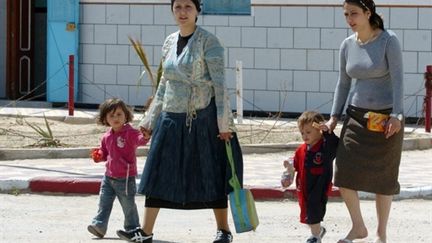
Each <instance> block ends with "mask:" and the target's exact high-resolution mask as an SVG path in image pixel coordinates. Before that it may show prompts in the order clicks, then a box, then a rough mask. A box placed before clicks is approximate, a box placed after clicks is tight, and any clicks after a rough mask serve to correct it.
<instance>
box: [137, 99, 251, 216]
mask: <svg viewBox="0 0 432 243" xmlns="http://www.w3.org/2000/svg"><path fill="white" fill-rule="evenodd" d="M218 135H219V130H218V126H217V118H216V106H215V103H214V99H212V101H211V103H210V104H209V106H207V107H206V108H204V109H202V110H198V111H197V118H196V119H195V120H193V122H192V127H191V130H189V127H187V126H186V114H185V113H171V112H162V113H161V115H160V117H159V119H158V121H157V123H156V126H155V129H154V131H153V136H152V141H151V145H150V150H149V153H148V156H147V161H146V164H145V166H144V170H143V173H142V175H141V182H140V185H139V188H138V193H140V194H143V195H145V196H146V207H162V208H180V209H199V208H226V207H227V194H228V193H229V192H231V191H232V188H231V186H230V185H229V184H228V180H229V179H230V178H231V169H230V167H229V165H228V160H227V154H226V149H225V142H224V141H223V140H220V139H219V137H218ZM233 135H234V136H233V138H232V139H231V146H232V150H233V157H234V162H235V164H236V173H237V176H238V178H239V180H240V183H242V181H243V158H242V153H241V149H240V145H239V142H238V139H237V136H236V134H234V133H233Z"/></svg>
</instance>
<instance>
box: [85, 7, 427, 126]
mask: <svg viewBox="0 0 432 243" xmlns="http://www.w3.org/2000/svg"><path fill="white" fill-rule="evenodd" d="M324 2H325V3H324ZM329 2H330V3H329ZM382 2H385V3H381V4H382V5H379V6H378V7H377V12H379V13H382V14H383V17H384V22H385V27H386V28H388V29H390V30H393V31H394V32H395V33H396V34H397V35H398V37H399V40H400V42H401V44H402V48H403V58H404V66H405V68H404V71H405V75H404V78H405V80H404V81H405V100H404V105H405V112H406V115H408V116H412V117H421V116H422V113H421V112H422V99H423V96H424V93H425V91H424V86H423V84H424V80H423V72H424V71H425V67H426V65H432V4H431V3H430V1H409V3H406V2H405V3H402V2H399V1H382ZM252 3H253V5H252V16H210V15H205V16H199V18H198V24H199V25H201V26H202V27H204V28H206V29H207V30H209V31H210V32H212V33H214V34H216V35H217V36H218V37H219V38H220V39H221V41H222V42H223V43H224V46H225V47H226V73H227V84H228V88H229V90H230V93H231V102H232V108H235V107H236V106H235V100H236V99H235V97H234V89H235V87H236V85H235V63H236V60H242V61H243V78H244V84H243V86H244V100H245V104H244V108H245V109H246V110H252V111H266V112H275V111H283V112H302V111H304V110H305V109H316V110H319V111H320V112H322V113H326V114H328V113H329V112H330V109H331V104H332V98H333V91H334V87H335V85H336V82H337V77H338V65H339V63H338V55H339V45H340V43H341V42H342V40H343V39H344V38H346V37H347V36H348V35H350V34H351V31H350V29H349V28H347V26H346V24H345V20H344V16H343V12H342V6H341V5H340V1H334V2H331V1H319V0H317V1H292V0H271V1H270V0H267V1H259V0H252ZM80 10H81V14H80V16H81V28H80V29H81V33H80V51H81V52H80V54H81V55H80V77H79V80H80V93H79V94H80V95H79V101H80V102H83V103H95V104H97V103H100V102H101V101H102V100H103V99H105V98H108V97H111V96H120V97H121V98H123V99H124V100H125V101H127V102H128V103H129V104H130V105H138V106H141V105H143V104H144V103H145V101H146V99H147V98H148V97H149V96H150V95H151V92H152V91H151V87H150V86H149V80H148V79H147V76H144V79H143V80H142V81H141V85H138V78H139V76H140V74H141V72H142V70H143V67H142V65H141V61H140V60H139V58H138V57H137V55H136V54H135V51H134V49H133V48H132V47H131V45H130V43H129V40H128V39H127V36H128V35H130V36H132V37H134V38H135V39H139V40H140V41H141V42H142V44H143V46H144V49H145V51H146V53H147V57H148V59H149V62H150V63H151V65H153V67H154V69H156V67H157V65H158V63H159V60H160V49H161V45H162V44H163V41H164V39H165V37H166V36H167V35H168V34H170V33H172V32H174V31H176V30H177V27H176V25H175V23H174V21H173V18H172V14H171V11H170V5H169V1H165V0H153V1H151V0H141V1H140V0H137V1H128V3H124V1H115V0H112V1H106V0H104V1H98V0H81V8H80ZM400 16H404V17H403V18H401V17H400Z"/></svg>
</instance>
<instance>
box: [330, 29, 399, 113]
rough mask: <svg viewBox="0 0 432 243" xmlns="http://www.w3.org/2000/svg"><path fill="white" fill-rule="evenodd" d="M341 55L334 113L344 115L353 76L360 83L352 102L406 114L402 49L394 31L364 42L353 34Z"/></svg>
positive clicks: (341, 50)
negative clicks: (361, 42) (361, 43)
mask: <svg viewBox="0 0 432 243" xmlns="http://www.w3.org/2000/svg"><path fill="white" fill-rule="evenodd" d="M339 55H340V58H339V60H340V63H339V65H340V67H339V70H340V72H339V80H338V83H337V85H336V90H335V96H334V100H333V108H332V111H331V115H332V116H337V117H340V115H341V114H342V112H343V108H344V105H345V103H346V101H347V98H348V95H349V93H350V89H351V84H352V81H353V79H355V80H356V82H355V84H354V87H353V90H352V91H351V92H352V93H351V98H350V100H349V101H348V104H350V105H352V106H355V107H360V108H364V109H371V110H382V109H388V108H392V109H393V110H392V113H396V114H399V113H403V67H402V51H401V47H400V44H399V41H398V39H397V37H396V35H395V34H394V33H393V32H391V31H387V30H385V31H383V32H381V34H380V35H379V36H378V37H377V38H376V39H375V40H373V41H372V42H369V43H367V44H364V45H359V43H358V42H357V41H356V37H355V35H351V36H349V37H348V38H346V39H345V40H344V41H343V42H342V44H341V47H340V53H339Z"/></svg>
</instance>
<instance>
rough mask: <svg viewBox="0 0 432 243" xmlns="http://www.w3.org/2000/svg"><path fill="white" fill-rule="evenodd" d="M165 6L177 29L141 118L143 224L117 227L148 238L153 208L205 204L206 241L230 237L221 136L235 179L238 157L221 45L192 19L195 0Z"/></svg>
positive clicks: (240, 165) (166, 46)
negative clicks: (211, 230)
mask: <svg viewBox="0 0 432 243" xmlns="http://www.w3.org/2000/svg"><path fill="white" fill-rule="evenodd" d="M171 11H172V12H173V15H174V19H175V21H176V23H177V25H178V27H179V31H177V32H175V33H173V34H171V35H169V36H168V37H167V38H166V40H165V43H164V45H163V47H162V58H163V75H162V78H161V81H160V84H159V87H158V89H157V91H156V95H155V98H154V100H153V101H152V104H151V105H150V108H149V111H148V113H147V115H146V116H145V117H144V119H143V120H142V121H141V123H140V126H141V130H142V132H143V133H144V134H147V135H152V140H151V146H150V150H149V154H148V157H147V161H146V164H145V167H144V170H143V173H142V177H141V182H140V185H139V189H138V192H139V193H141V194H144V195H145V196H146V202H145V214H144V222H143V228H142V229H139V230H135V231H131V232H124V234H123V235H124V236H125V237H124V239H128V240H134V239H138V238H140V240H141V241H142V242H152V236H153V228H154V224H155V221H156V218H157V215H158V212H159V209H160V208H171V209H202V208H211V209H213V212H214V215H215V219H216V230H217V234H216V239H215V240H214V241H213V242H223V243H225V242H231V241H232V238H233V237H232V234H231V232H230V229H229V225H228V211H227V207H228V204H227V194H228V193H229V192H230V191H231V190H232V189H231V188H230V187H229V185H228V183H227V182H228V179H229V178H230V177H231V175H230V170H229V169H228V166H227V155H226V151H225V141H230V143H231V146H232V150H233V157H234V160H235V162H236V167H237V168H236V170H237V172H238V173H239V174H238V175H237V176H238V177H239V179H240V180H242V171H243V162H242V155H241V150H240V146H239V143H238V140H237V137H236V134H235V128H234V125H233V120H232V114H231V109H230V105H229V97H228V92H227V88H226V82H225V63H224V60H225V57H224V48H223V47H222V45H221V43H220V42H219V40H218V38H217V37H216V36H215V35H213V34H211V33H210V32H208V31H206V30H204V29H203V28H201V27H199V26H197V25H196V20H197V16H198V14H199V12H200V1H199V0H171ZM137 235H139V237H137ZM135 241H138V240H135Z"/></svg>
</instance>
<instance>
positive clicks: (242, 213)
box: [225, 142, 259, 233]
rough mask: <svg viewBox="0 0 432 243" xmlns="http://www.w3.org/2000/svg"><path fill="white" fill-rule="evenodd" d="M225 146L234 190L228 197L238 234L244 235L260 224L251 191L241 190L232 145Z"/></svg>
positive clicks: (230, 181) (230, 182)
mask: <svg viewBox="0 0 432 243" xmlns="http://www.w3.org/2000/svg"><path fill="white" fill-rule="evenodd" d="M225 146H226V151H227V157H228V162H229V165H230V167H231V172H232V173H231V174H232V177H231V179H230V180H229V184H230V185H231V187H232V188H233V191H232V192H231V193H230V194H229V195H228V196H229V203H230V208H231V214H232V218H233V221H234V226H235V229H236V232H237V233H242V232H247V231H251V230H255V229H256V228H257V227H258V224H259V220H258V215H257V211H256V207H255V200H254V198H253V195H252V192H251V191H250V190H248V189H243V188H241V186H240V182H239V180H238V178H237V175H236V172H235V166H234V160H233V156H232V149H231V144H230V143H229V142H226V143H225Z"/></svg>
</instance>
